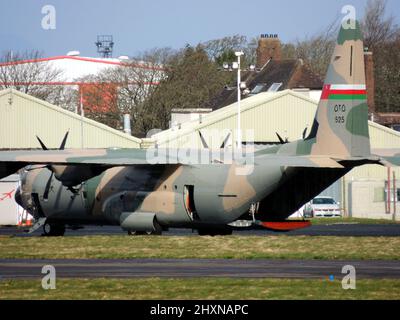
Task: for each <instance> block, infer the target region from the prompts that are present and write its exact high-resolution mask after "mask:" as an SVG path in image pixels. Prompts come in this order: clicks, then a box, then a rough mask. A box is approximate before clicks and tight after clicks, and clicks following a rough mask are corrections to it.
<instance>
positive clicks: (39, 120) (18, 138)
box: [0, 89, 141, 150]
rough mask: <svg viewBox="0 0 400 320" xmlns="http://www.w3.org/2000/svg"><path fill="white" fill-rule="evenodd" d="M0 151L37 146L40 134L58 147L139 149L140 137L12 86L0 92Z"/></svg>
mask: <svg viewBox="0 0 400 320" xmlns="http://www.w3.org/2000/svg"><path fill="white" fill-rule="evenodd" d="M0 112H1V117H0V137H1V138H0V150H5V149H6V150H9V149H37V148H40V145H39V143H38V141H37V139H36V135H38V136H39V137H40V138H41V139H42V140H43V142H44V143H45V144H46V145H47V146H48V147H49V148H57V147H58V146H59V145H60V142H61V140H62V138H63V136H64V134H65V132H67V131H68V130H69V131H70V134H69V137H68V141H67V146H66V147H67V148H82V147H83V148H109V147H118V148H139V147H140V143H141V140H140V139H138V138H135V137H132V136H130V135H128V134H125V133H123V132H121V131H118V130H115V129H113V128H111V127H108V126H106V125H103V124H101V123H99V122H96V121H93V120H90V119H88V118H85V117H81V116H79V115H77V114H75V113H73V112H70V111H67V110H65V109H63V108H60V107H58V106H55V105H52V104H50V103H48V102H45V101H43V100H40V99H37V98H35V97H32V96H30V95H27V94H24V93H22V92H20V91H17V90H13V89H6V90H3V91H0Z"/></svg>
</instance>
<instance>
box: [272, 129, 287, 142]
mask: <svg viewBox="0 0 400 320" xmlns="http://www.w3.org/2000/svg"><path fill="white" fill-rule="evenodd" d="M275 133H276V135H277V137H278V139H279V142H280V143H281V144H285V143H286V142H285V140H283V139H282V137H281V136H280V135H279V133H278V132H275Z"/></svg>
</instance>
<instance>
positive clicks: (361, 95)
mask: <svg viewBox="0 0 400 320" xmlns="http://www.w3.org/2000/svg"><path fill="white" fill-rule="evenodd" d="M366 99H367V90H366V87H365V84H326V85H324V88H323V90H322V95H321V100H366Z"/></svg>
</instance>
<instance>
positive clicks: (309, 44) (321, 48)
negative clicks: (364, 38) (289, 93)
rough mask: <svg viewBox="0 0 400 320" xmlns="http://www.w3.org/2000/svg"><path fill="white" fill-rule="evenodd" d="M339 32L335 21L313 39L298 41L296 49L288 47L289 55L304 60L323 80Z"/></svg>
mask: <svg viewBox="0 0 400 320" xmlns="http://www.w3.org/2000/svg"><path fill="white" fill-rule="evenodd" d="M337 32H338V23H337V19H335V21H334V22H332V23H331V24H330V25H329V26H328V27H327V28H326V29H325V30H323V31H321V32H319V33H317V34H315V35H314V36H312V37H311V38H308V39H305V40H301V41H300V40H297V42H296V43H295V44H294V48H293V47H291V46H289V45H287V47H286V49H287V54H294V55H295V58H298V59H302V60H303V61H304V62H305V63H306V64H307V65H308V66H309V67H310V69H311V70H312V71H314V72H315V73H316V74H317V75H319V76H320V77H322V78H323V77H324V76H325V74H326V71H327V68H328V66H329V62H330V59H331V56H332V52H333V49H334V48H335V44H336V36H337ZM293 49H294V52H293ZM290 51H292V52H290Z"/></svg>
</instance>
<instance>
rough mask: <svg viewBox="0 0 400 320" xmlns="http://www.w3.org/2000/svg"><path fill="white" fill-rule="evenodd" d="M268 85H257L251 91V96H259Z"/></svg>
mask: <svg viewBox="0 0 400 320" xmlns="http://www.w3.org/2000/svg"><path fill="white" fill-rule="evenodd" d="M265 86H266V84H265V83H259V84H257V85H256V86H255V87H254V89H253V90H251V92H250V94H257V93H260V92H261V91H262V90H264V88H265Z"/></svg>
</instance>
